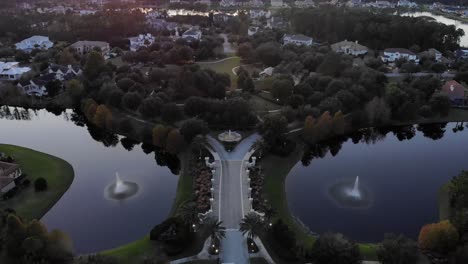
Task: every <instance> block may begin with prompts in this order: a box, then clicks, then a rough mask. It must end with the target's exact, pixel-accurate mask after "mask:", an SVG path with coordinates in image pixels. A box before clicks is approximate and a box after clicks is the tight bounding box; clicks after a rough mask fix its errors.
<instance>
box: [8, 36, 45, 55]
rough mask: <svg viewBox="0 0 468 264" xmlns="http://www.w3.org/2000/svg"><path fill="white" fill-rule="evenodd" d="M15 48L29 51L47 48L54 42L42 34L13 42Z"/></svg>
mask: <svg viewBox="0 0 468 264" xmlns="http://www.w3.org/2000/svg"><path fill="white" fill-rule="evenodd" d="M15 46H16V49H19V50H22V51H25V52H30V51H32V50H33V49H43V50H48V49H50V48H52V47H53V46H54V43H53V42H52V41H50V39H49V37H44V36H32V37H30V38H27V39H24V40H22V41H21V42H18V43H16V44H15Z"/></svg>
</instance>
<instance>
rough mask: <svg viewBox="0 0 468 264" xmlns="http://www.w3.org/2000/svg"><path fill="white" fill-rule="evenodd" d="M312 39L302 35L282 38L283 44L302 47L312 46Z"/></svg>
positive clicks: (289, 35) (285, 35)
mask: <svg viewBox="0 0 468 264" xmlns="http://www.w3.org/2000/svg"><path fill="white" fill-rule="evenodd" d="M312 43H313V39H312V38H311V37H308V36H305V35H302V34H295V35H292V34H284V36H283V44H284V45H288V44H294V45H299V46H300V45H304V46H312Z"/></svg>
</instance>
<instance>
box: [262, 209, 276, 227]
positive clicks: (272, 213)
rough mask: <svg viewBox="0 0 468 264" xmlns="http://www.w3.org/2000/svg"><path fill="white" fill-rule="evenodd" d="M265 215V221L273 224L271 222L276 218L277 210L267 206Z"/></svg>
mask: <svg viewBox="0 0 468 264" xmlns="http://www.w3.org/2000/svg"><path fill="white" fill-rule="evenodd" d="M263 213H264V214H265V221H267V222H268V223H269V224H271V220H272V219H273V217H275V216H276V211H275V209H273V207H271V206H267V207H266V208H265V211H264V212H263Z"/></svg>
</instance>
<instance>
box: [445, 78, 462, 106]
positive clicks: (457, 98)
mask: <svg viewBox="0 0 468 264" xmlns="http://www.w3.org/2000/svg"><path fill="white" fill-rule="evenodd" d="M442 93H444V94H445V95H447V96H448V98H449V99H450V101H451V102H452V104H454V105H464V103H465V87H464V86H463V85H461V84H460V83H458V82H457V81H455V80H452V81H448V82H446V83H445V84H444V86H442Z"/></svg>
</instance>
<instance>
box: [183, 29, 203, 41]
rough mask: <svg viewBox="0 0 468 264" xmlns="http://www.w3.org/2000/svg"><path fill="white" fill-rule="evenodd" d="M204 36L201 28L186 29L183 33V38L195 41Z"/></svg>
mask: <svg viewBox="0 0 468 264" xmlns="http://www.w3.org/2000/svg"><path fill="white" fill-rule="evenodd" d="M201 37H202V32H201V30H199V29H195V28H191V29H189V30H187V31H185V32H184V33H183V34H182V38H183V39H186V40H187V41H189V42H191V41H195V40H200V39H201Z"/></svg>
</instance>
